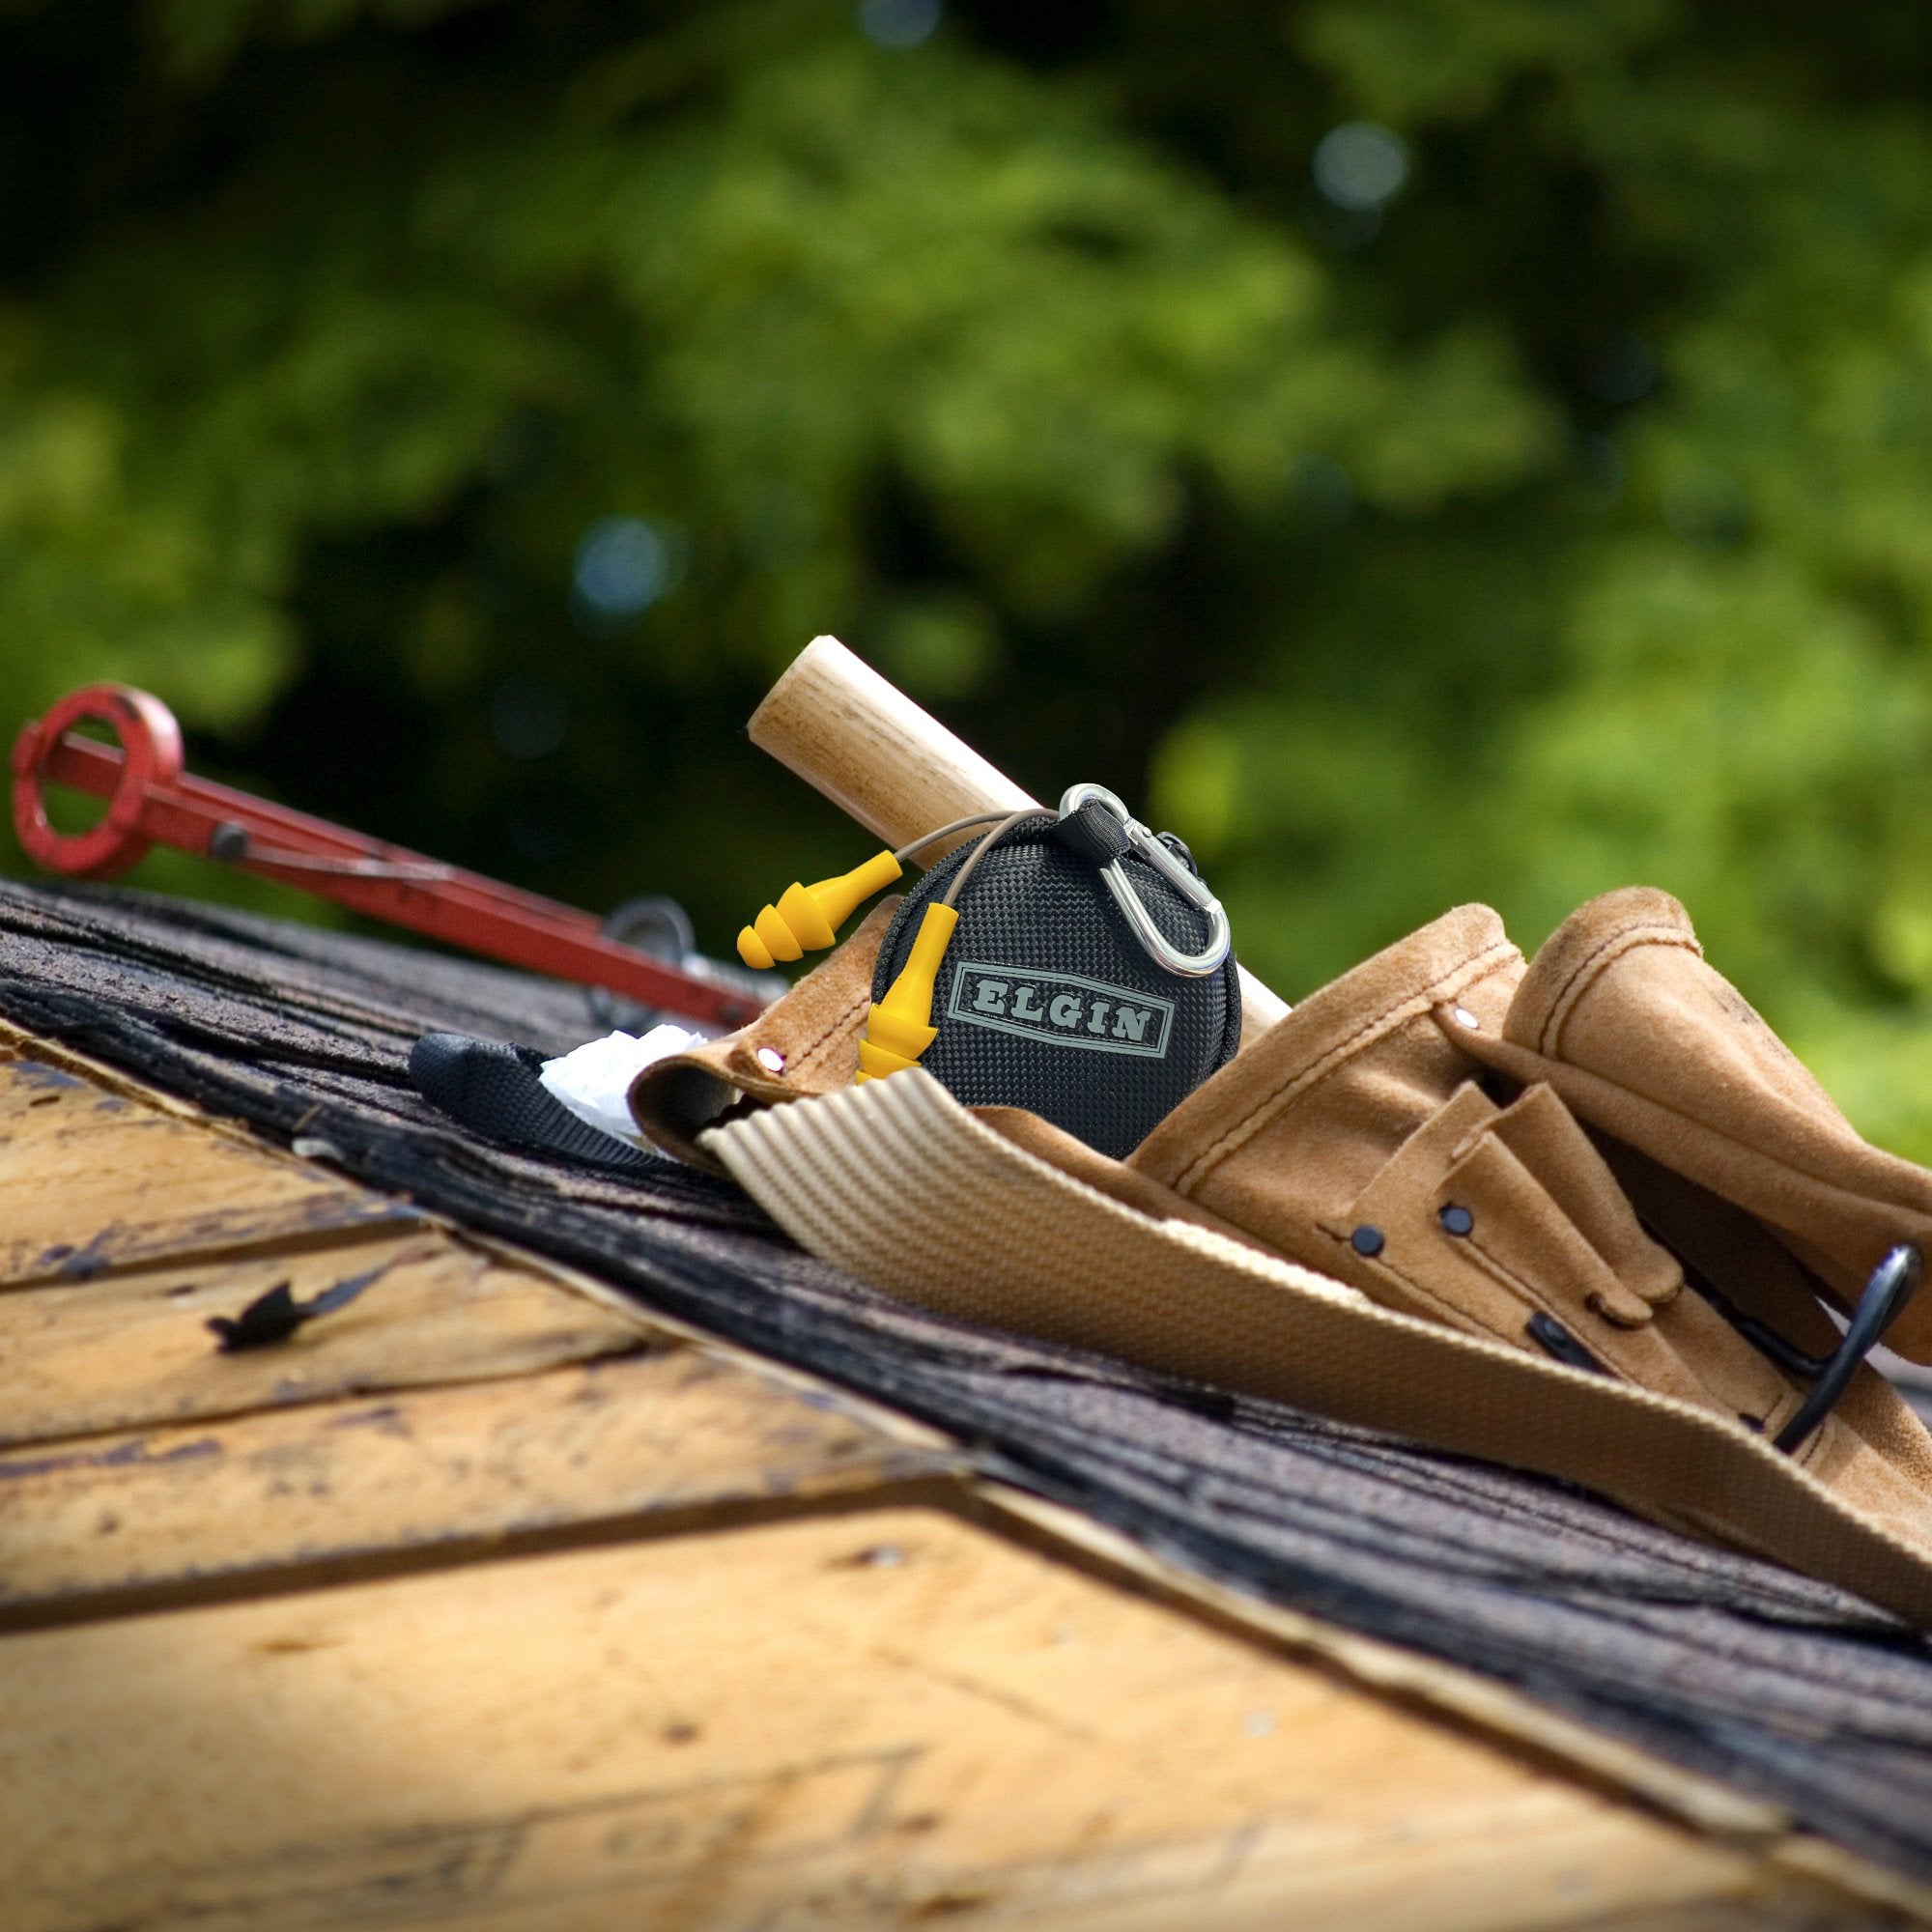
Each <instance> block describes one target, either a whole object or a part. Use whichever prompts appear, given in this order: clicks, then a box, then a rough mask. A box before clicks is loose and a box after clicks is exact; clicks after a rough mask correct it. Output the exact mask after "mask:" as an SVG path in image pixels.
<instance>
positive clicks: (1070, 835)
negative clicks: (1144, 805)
mask: <svg viewBox="0 0 1932 1932" xmlns="http://www.w3.org/2000/svg"><path fill="white" fill-rule="evenodd" d="M1053 836H1054V838H1057V839H1058V840H1059V841H1060V842H1061V844H1063V845H1064V846H1065V848H1066V849H1067V851H1069V852H1071V853H1072V854H1073V856H1074V857H1075V858H1076V859H1081V860H1084V861H1085V862H1086V863H1087V864H1088V865H1090V866H1092V867H1095V868H1096V869H1097V868H1098V867H1101V866H1107V865H1111V864H1112V863H1113V862H1114V861H1115V860H1116V859H1123V858H1125V857H1126V855H1127V853H1128V852H1129V851H1131V850H1132V849H1133V847H1132V842H1131V841H1130V840H1129V838H1127V828H1126V827H1125V826H1124V825H1122V823H1121V821H1120V820H1119V819H1118V818H1116V817H1115V816H1114V814H1113V813H1112V812H1111V811H1109V810H1107V808H1106V807H1105V806H1104V805H1102V804H1101V803H1100V802H1099V800H1098V799H1089V800H1088V802H1087V803H1086V804H1085V805H1083V806H1082V807H1081V808H1080V810H1078V811H1074V812H1069V813H1068V814H1067V815H1066V817H1065V818H1063V819H1061V820H1059V821H1058V823H1056V824H1055V826H1054V828H1053Z"/></svg>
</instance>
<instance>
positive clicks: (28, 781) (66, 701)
mask: <svg viewBox="0 0 1932 1932" xmlns="http://www.w3.org/2000/svg"><path fill="white" fill-rule="evenodd" d="M83 721H92V722H93V723H95V724H98V725H106V726H107V728H108V730H110V731H111V732H112V733H113V734H114V736H115V738H116V739H117V740H118V741H119V743H120V746H121V777H120V779H119V781H117V782H116V784H115V787H114V795H113V797H112V798H110V799H109V800H108V801H107V815H106V817H105V818H103V819H102V820H101V821H100V823H99V825H97V826H95V827H93V828H92V829H91V830H90V831H87V832H76V833H72V834H68V833H61V832H56V831H55V830H54V828H53V827H52V826H51V825H50V824H49V823H48V822H47V809H46V804H45V801H44V800H43V798H42V796H41V788H42V786H43V784H44V783H45V782H46V776H47V767H48V764H49V763H50V761H51V760H52V758H53V755H54V753H55V751H56V750H57V749H58V748H59V745H60V742H61V740H62V739H63V738H64V737H66V736H67V734H68V732H69V731H71V729H72V728H73V727H74V725H78V724H81V723H82V722H83ZM182 763H183V758H182V736H181V726H180V725H177V724H176V723H175V715H174V713H173V712H172V711H170V710H169V709H168V707H167V706H166V705H165V704H163V703H162V702H161V700H160V699H159V698H158V697H151V696H149V695H148V694H147V693H146V692H145V691H136V690H134V689H133V687H132V686H131V685H126V684H90V685H85V686H83V687H82V688H81V689H80V690H79V691H73V692H70V693H69V694H68V695H67V696H65V697H63V698H62V699H61V701H60V702H59V703H58V704H56V705H55V706H54V708H53V709H52V710H51V711H49V712H48V713H47V715H46V716H45V717H44V718H43V719H41V720H40V722H39V723H38V724H33V725H23V726H22V727H21V730H20V735H19V736H18V737H17V738H16V739H14V832H15V834H16V835H17V836H18V838H19V840H20V843H21V845H22V846H23V847H25V849H26V852H27V856H28V857H29V858H30V859H32V860H33V861H34V862H35V864H37V865H40V866H44V867H46V868H47V869H48V870H49V871H52V872H65V873H66V874H67V875H68V876H69V877H70V878H75V879H111V878H114V877H116V876H117V875H118V874H120V873H122V872H125V871H126V870H127V869H128V867H130V866H132V865H135V864H137V863H138V862H139V861H140V860H142V859H144V858H145V857H146V856H147V855H148V852H149V851H150V849H151V848H152V847H153V844H154V840H153V839H151V838H145V837H144V836H143V835H142V832H141V829H140V828H141V813H142V810H143V808H144V807H145V805H146V804H147V797H148V788H149V787H150V786H151V785H165V784H169V783H171V782H172V781H174V780H176V779H178V778H180V777H181V774H182Z"/></svg>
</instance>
